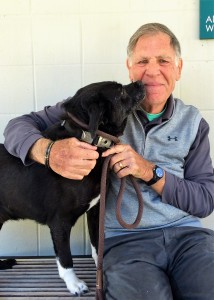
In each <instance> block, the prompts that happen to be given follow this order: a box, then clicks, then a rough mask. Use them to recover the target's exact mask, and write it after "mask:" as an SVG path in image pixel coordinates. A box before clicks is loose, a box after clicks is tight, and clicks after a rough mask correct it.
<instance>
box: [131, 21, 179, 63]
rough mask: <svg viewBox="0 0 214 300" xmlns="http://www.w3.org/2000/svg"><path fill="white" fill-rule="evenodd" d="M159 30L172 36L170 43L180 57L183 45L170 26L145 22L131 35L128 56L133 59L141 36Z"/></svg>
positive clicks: (155, 32) (177, 56)
mask: <svg viewBox="0 0 214 300" xmlns="http://www.w3.org/2000/svg"><path fill="white" fill-rule="evenodd" d="M159 32H163V33H165V34H167V35H168V36H169V37H170V45H171V46H172V48H173V49H174V50H175V54H176V58H177V59H179V58H180V57H181V47H180V43H179V41H178V39H177V38H176V36H175V35H174V33H173V32H172V31H171V30H170V29H169V28H168V27H166V26H165V25H163V24H160V23H147V24H144V25H142V26H141V27H140V28H139V29H138V30H137V31H136V32H135V33H134V34H133V35H132V36H131V38H130V40H129V44H128V47H127V55H128V58H129V59H131V57H132V54H133V50H134V48H135V46H136V44H137V42H138V40H139V38H140V37H141V36H144V35H153V34H157V33H159Z"/></svg>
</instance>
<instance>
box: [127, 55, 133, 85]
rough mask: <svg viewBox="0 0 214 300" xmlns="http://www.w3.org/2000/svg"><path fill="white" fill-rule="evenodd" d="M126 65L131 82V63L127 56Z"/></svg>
mask: <svg viewBox="0 0 214 300" xmlns="http://www.w3.org/2000/svg"><path fill="white" fill-rule="evenodd" d="M126 67H127V69H128V72H129V79H130V81H131V82H133V81H134V78H133V75H132V63H131V61H130V59H129V58H127V59H126Z"/></svg>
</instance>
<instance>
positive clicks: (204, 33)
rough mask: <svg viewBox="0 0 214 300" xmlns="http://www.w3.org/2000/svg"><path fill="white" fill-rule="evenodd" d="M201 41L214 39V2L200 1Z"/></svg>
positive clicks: (211, 0) (212, 0)
mask: <svg viewBox="0 0 214 300" xmlns="http://www.w3.org/2000/svg"><path fill="white" fill-rule="evenodd" d="M200 39H214V0H200Z"/></svg>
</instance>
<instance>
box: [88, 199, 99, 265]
mask: <svg viewBox="0 0 214 300" xmlns="http://www.w3.org/2000/svg"><path fill="white" fill-rule="evenodd" d="M99 210H100V204H99V203H97V204H96V205H95V206H93V207H92V208H91V209H90V210H88V211H87V222H88V231H89V236H90V240H91V251H92V257H93V259H94V262H95V264H96V266H97V259H98V257H97V255H98V241H99Z"/></svg>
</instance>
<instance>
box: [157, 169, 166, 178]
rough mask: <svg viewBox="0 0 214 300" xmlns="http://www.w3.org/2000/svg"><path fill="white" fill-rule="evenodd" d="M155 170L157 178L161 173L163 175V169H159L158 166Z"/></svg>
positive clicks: (160, 176)
mask: <svg viewBox="0 0 214 300" xmlns="http://www.w3.org/2000/svg"><path fill="white" fill-rule="evenodd" d="M155 172H156V175H157V176H158V177H159V178H162V177H163V175H164V171H163V169H161V168H159V167H157V168H156V170H155Z"/></svg>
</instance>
